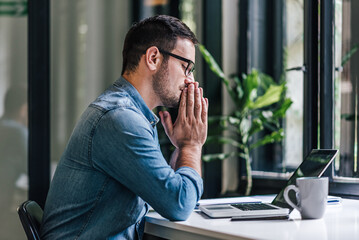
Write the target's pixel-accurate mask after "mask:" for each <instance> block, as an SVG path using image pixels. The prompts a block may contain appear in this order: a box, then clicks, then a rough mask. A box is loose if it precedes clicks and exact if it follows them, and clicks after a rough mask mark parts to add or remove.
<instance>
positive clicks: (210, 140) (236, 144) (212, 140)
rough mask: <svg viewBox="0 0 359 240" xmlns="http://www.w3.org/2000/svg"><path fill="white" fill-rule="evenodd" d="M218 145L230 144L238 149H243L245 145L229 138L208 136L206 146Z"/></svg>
mask: <svg viewBox="0 0 359 240" xmlns="http://www.w3.org/2000/svg"><path fill="white" fill-rule="evenodd" d="M210 143H218V144H223V145H224V144H229V145H232V146H234V147H237V148H243V144H242V143H240V142H238V141H237V140H234V139H232V138H229V137H223V136H208V137H207V140H206V144H210Z"/></svg>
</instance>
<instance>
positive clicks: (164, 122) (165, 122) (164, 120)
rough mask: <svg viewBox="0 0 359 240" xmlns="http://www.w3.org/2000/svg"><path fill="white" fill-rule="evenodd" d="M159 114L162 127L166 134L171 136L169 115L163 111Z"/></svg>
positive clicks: (171, 126) (171, 127)
mask: <svg viewBox="0 0 359 240" xmlns="http://www.w3.org/2000/svg"><path fill="white" fill-rule="evenodd" d="M159 114H160V118H161V123H162V126H163V128H164V129H165V131H166V134H167V135H171V133H172V129H173V125H172V118H171V115H170V114H169V112H167V111H163V112H162V111H160V112H159Z"/></svg>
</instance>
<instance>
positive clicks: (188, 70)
mask: <svg viewBox="0 0 359 240" xmlns="http://www.w3.org/2000/svg"><path fill="white" fill-rule="evenodd" d="M158 50H160V52H161V53H163V54H167V55H170V56H171V57H174V58H177V59H179V60H181V61H184V62H186V63H187V67H186V69H185V70H184V74H185V76H186V77H188V76H189V75H190V74H191V73H193V71H194V62H192V61H191V60H189V59H187V58H184V57H181V56H178V55H176V54H173V53H170V52H167V51H165V50H162V49H158Z"/></svg>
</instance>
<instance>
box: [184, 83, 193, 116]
mask: <svg viewBox="0 0 359 240" xmlns="http://www.w3.org/2000/svg"><path fill="white" fill-rule="evenodd" d="M187 89H188V90H187V102H186V104H187V106H186V113H187V114H186V115H187V118H192V116H193V110H194V95H195V94H194V92H195V84H190V85H188V87H187Z"/></svg>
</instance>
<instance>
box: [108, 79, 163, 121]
mask: <svg viewBox="0 0 359 240" xmlns="http://www.w3.org/2000/svg"><path fill="white" fill-rule="evenodd" d="M114 85H115V86H116V87H118V88H121V89H122V90H125V91H126V92H127V93H128V95H129V96H130V97H131V98H132V100H133V103H134V104H135V105H136V107H137V108H139V109H140V110H141V112H142V113H143V115H144V116H145V117H146V118H147V120H148V121H149V122H150V123H151V125H152V127H154V126H156V124H157V123H158V122H159V118H158V117H157V116H156V115H155V114H154V113H153V112H152V110H151V109H149V108H148V107H147V105H146V103H145V101H144V100H143V98H142V96H141V95H140V93H139V92H138V91H137V89H136V88H135V87H134V86H133V85H132V84H131V83H130V82H128V81H127V80H126V79H125V78H123V77H122V76H121V78H120V79H118V80H117V81H116V82H115V83H114Z"/></svg>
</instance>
